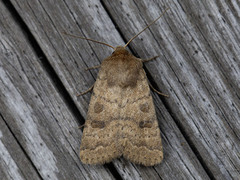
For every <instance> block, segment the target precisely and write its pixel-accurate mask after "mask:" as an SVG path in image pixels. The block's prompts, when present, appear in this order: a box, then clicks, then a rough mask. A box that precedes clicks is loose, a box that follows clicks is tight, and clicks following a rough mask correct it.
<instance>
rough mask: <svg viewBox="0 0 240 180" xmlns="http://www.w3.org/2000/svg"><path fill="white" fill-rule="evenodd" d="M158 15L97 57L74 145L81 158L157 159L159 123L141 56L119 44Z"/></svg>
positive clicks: (159, 152) (87, 161) (96, 161)
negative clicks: (107, 53)
mask: <svg viewBox="0 0 240 180" xmlns="http://www.w3.org/2000/svg"><path fill="white" fill-rule="evenodd" d="M167 10H168V9H166V10H165V11H164V12H166V11H167ZM162 15H163V14H162ZM162 15H161V16H162ZM161 16H160V17H161ZM160 17H158V18H157V19H156V20H154V21H153V22H152V23H151V24H149V25H148V26H147V27H145V28H144V29H143V30H142V31H141V32H139V33H138V34H137V35H135V36H134V37H133V38H132V39H130V40H129V41H128V43H127V44H126V45H125V46H117V47H116V48H114V47H112V46H110V45H108V46H110V47H112V48H113V49H114V52H113V53H112V55H111V56H109V57H107V58H106V59H104V60H103V62H102V64H101V66H100V71H99V73H98V77H97V80H96V82H95V84H94V87H93V93H92V97H91V100H90V104H89V109H88V113H87V120H86V122H85V125H84V130H83V136H82V142H81V146H80V159H81V161H82V162H83V163H85V164H104V163H107V162H110V161H112V160H113V159H115V158H118V157H121V156H123V157H124V158H126V159H128V160H130V161H132V162H134V163H137V164H142V165H145V166H153V165H155V164H158V163H160V162H161V161H162V159H163V149H162V143H161V137H160V129H159V127H158V122H157V117H156V112H155V108H154V104H153V99H152V96H151V94H150V88H149V84H148V80H147V77H146V74H145V72H144V69H143V67H142V66H143V60H141V59H139V58H137V57H135V56H133V55H132V54H131V53H130V52H128V51H127V50H126V49H125V48H126V46H127V45H128V44H129V43H130V42H131V41H132V40H133V39H134V38H135V37H137V36H138V35H139V34H140V33H142V32H143V31H144V30H145V29H147V28H148V27H149V26H150V25H152V24H153V23H154V22H155V21H157V20H158V19H159V18H160ZM80 38H81V37H80ZM82 39H87V38H82ZM88 40H90V41H94V40H91V39H88ZM95 42H96V41H95ZM99 43H101V44H105V43H102V42H99ZM105 45H107V44H105ZM86 92H88V91H86ZM82 94H83V93H82Z"/></svg>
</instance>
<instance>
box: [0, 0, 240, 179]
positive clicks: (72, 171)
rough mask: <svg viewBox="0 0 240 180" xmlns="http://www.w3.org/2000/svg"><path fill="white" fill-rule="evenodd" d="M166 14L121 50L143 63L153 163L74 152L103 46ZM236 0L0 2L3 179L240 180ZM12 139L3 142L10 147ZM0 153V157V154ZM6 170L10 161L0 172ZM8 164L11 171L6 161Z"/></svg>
mask: <svg viewBox="0 0 240 180" xmlns="http://www.w3.org/2000/svg"><path fill="white" fill-rule="evenodd" d="M168 6H169V7H170V10H169V11H168V12H167V13H166V14H165V15H164V17H163V18H162V19H160V20H159V21H158V22H156V23H155V24H154V25H153V26H151V27H150V29H149V30H146V31H145V32H144V33H142V34H141V35H140V36H139V37H138V38H136V39H135V40H134V41H133V42H131V43H130V45H129V49H130V50H131V52H133V53H134V54H135V55H136V56H138V57H141V58H142V59H147V58H149V57H153V56H155V55H160V58H158V59H156V60H155V61H151V62H148V63H145V68H146V71H147V72H148V73H147V74H148V77H149V79H150V82H151V83H152V84H153V85H154V87H155V88H158V89H160V91H161V92H164V93H166V94H169V95H170V98H163V97H160V96H158V95H157V94H154V93H153V99H154V103H155V105H156V111H157V116H158V121H159V126H160V129H161V135H162V139H163V150H164V160H163V162H162V163H161V164H160V165H158V166H154V167H143V166H139V165H135V164H131V163H130V162H128V161H126V160H125V159H122V158H120V159H116V160H114V161H113V162H112V163H110V164H107V165H104V166H87V165H83V164H82V163H81V162H80V160H79V157H78V154H79V146H80V139H81V134H82V131H81V130H80V129H78V128H77V127H78V125H79V124H83V123H84V118H85V117H86V112H87V108H88V103H89V99H90V93H89V94H87V95H85V96H81V97H79V98H77V97H76V96H75V94H76V93H77V92H82V91H84V90H86V89H87V88H88V87H90V86H91V85H92V84H93V83H94V81H95V79H96V76H97V72H98V71H97V70H91V71H89V72H86V71H85V70H84V69H85V68H87V67H92V66H95V65H99V64H100V63H101V61H102V60H103V59H104V58H106V56H108V55H111V53H112V50H111V49H110V48H108V47H105V46H102V45H99V44H95V43H91V42H88V41H84V40H80V39H76V38H71V37H68V36H65V35H63V34H62V32H63V31H66V32H69V33H74V34H77V35H80V36H86V37H88V38H92V39H95V40H99V41H104V42H107V43H109V44H111V45H113V46H117V45H123V44H125V43H124V42H126V41H127V40H129V39H130V38H131V37H132V36H133V35H135V34H136V33H137V32H138V31H139V30H141V29H142V28H143V27H144V26H146V24H148V23H149V22H151V21H152V20H153V19H155V18H156V17H157V16H159V14H161V12H162V11H163V10H164V9H165V8H166V7H168ZM239 14H240V6H239V3H238V1H234V0H232V1H226V0H225V1H224V0H222V1H218V3H215V2H213V1H211V2H210V1H206V2H205V1H203V2H201V1H193V0H190V1H186V0H183V1H169V2H166V1H162V0H160V1H157V2H156V1H153V0H150V1H144V0H141V1H107V0H103V1H93V0H90V1H81V2H79V1H74V0H70V1H60V0H59V1H57V0H54V1H46V0H44V1H31V2H30V1H27V0H22V1H21V2H20V1H17V0H11V1H7V0H4V1H1V2H0V24H1V26H0V31H1V34H0V36H1V38H0V43H1V44H0V52H1V57H0V116H1V117H0V121H1V122H0V154H1V156H0V160H1V162H0V177H4V178H5V179H16V177H18V178H19V179H21V178H22V179H31V178H33V177H35V178H34V179H49V178H51V179H83V178H84V179H117V178H122V179H176V178H177V179H239V178H240V154H239V152H240V130H239V129H240V112H239V111H240V110H239V109H240V101H239V99H240V98H239V97H240V94H239V92H240V91H239V90H240V89H239V88H240V78H239V77H240V47H239V44H240V38H239V34H240V32H239V31H240V26H239V22H240V17H239ZM9 142H12V143H11V144H9ZM2 155H3V156H2ZM7 167H10V168H7ZM11 167H12V168H11Z"/></svg>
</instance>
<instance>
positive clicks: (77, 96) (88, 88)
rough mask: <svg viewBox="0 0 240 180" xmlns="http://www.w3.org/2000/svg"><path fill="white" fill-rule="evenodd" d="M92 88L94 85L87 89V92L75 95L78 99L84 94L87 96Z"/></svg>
mask: <svg viewBox="0 0 240 180" xmlns="http://www.w3.org/2000/svg"><path fill="white" fill-rule="evenodd" d="M93 86H94V84H93V85H92V86H91V87H90V88H88V90H86V91H84V92H82V93H80V94H76V96H77V97H78V96H82V95H84V94H87V93H88V92H89V91H91V90H92V89H93Z"/></svg>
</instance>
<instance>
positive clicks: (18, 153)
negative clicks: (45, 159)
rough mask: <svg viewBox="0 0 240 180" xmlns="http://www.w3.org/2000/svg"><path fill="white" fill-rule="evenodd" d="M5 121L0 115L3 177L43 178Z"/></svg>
mask: <svg viewBox="0 0 240 180" xmlns="http://www.w3.org/2000/svg"><path fill="white" fill-rule="evenodd" d="M0 102H1V99H0ZM4 121H5V122H6V121H8V119H3V118H2V117H1V116H0V177H1V179H19V180H21V179H36V180H38V179H41V178H40V177H39V175H38V174H37V171H36V170H35V169H34V167H33V166H32V164H31V161H29V159H28V157H27V155H26V154H25V153H24V152H23V150H22V149H21V147H20V146H19V144H18V143H17V141H16V139H15V138H14V137H13V135H12V133H11V132H10V131H9V128H8V127H7V126H6V123H5V122H4Z"/></svg>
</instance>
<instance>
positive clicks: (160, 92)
mask: <svg viewBox="0 0 240 180" xmlns="http://www.w3.org/2000/svg"><path fill="white" fill-rule="evenodd" d="M148 84H149V86H150V87H151V88H152V90H153V91H154V92H156V93H157V94H159V95H161V96H165V97H169V95H167V94H163V93H161V92H159V91H158V90H156V89H155V88H154V87H153V86H152V85H151V84H150V83H148Z"/></svg>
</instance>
